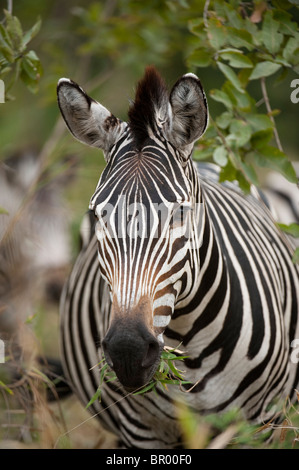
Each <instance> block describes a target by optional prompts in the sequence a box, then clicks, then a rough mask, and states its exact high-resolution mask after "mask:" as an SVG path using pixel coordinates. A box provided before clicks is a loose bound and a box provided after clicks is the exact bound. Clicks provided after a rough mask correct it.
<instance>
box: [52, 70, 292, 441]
mask: <svg viewBox="0 0 299 470" xmlns="http://www.w3.org/2000/svg"><path fill="white" fill-rule="evenodd" d="M150 79H151V80H150ZM71 86H72V85H70V83H69V82H62V83H61V82H60V85H59V90H60V91H59V94H62V95H63V98H60V104H61V103H62V102H63V100H64V99H66V97H68V100H69V99H70V100H71V103H70V104H68V105H67V108H68V112H69V111H70V109H71V108H72V106H77V103H78V102H81V101H83V107H84V110H85V111H84V112H85V120H86V121H87V122H88V119H90V118H89V117H88V109H89V110H91V112H92V104H90V103H91V102H90V101H89V100H87V99H85V98H84V95H82V96H81V95H80V94H79V97H78V96H77V94H78V93H80V88H78V87H77V86H75V88H74V89H70V87H71ZM65 87H66V88H67V93H65V92H64V91H63V88H65ZM78 90H79V91H78ZM163 90H164V88H163V85H162V84H161V82H160V79H159V78H158V77H157V75H156V72H155V71H153V70H152V69H150V70H148V71H147V74H146V76H145V79H144V81H143V82H142V83H141V84H140V85H139V88H138V91H137V94H136V109H135V113H134V109H133V110H131V111H130V116H131V121H130V122H129V124H126V123H120V122H119V121H115V119H116V118H115V119H114V120H113V119H112V120H111V119H110V120H109V123H110V122H113V126H112V128H109V126H108V124H107V121H105V122H106V124H105V125H104V126H103V129H102V130H100V131H99V132H102V133H103V132H104V130H105V132H107V133H108V134H109V136H108V137H109V138H108V137H107V136H104V137H103V135H98V137H97V142H98V141H100V140H101V139H102V141H103V142H104V143H106V142H107V141H108V140H109V142H110V144H111V139H112V137H113V136H114V137H115V136H116V137H115V142H114V144H113V145H112V146H111V145H110V146H109V147H108V146H107V147H105V145H104V144H103V148H104V150H105V155H106V160H107V166H106V168H105V170H104V172H103V174H102V176H101V178H100V181H99V184H98V186H97V188H96V191H95V193H94V195H93V197H92V198H91V202H90V209H91V210H90V212H89V213H88V215H87V216H86V219H85V221H84V224H83V227H84V231H85V232H84V233H85V237H84V243H83V246H82V250H81V252H80V254H79V256H78V258H77V260H76V263H75V265H74V268H73V271H72V273H71V275H70V278H69V280H68V282H67V284H66V286H65V290H64V294H63V297H62V302H61V331H62V353H63V358H64V363H65V370H66V373H67V376H68V379H69V381H70V383H71V384H72V386H73V388H74V391H75V392H76V393H77V394H78V396H79V397H80V399H81V400H82V402H83V403H85V404H86V403H88V401H89V400H90V398H91V397H92V396H93V395H94V393H95V391H96V389H97V387H98V384H99V380H100V373H99V370H98V368H97V367H93V366H94V365H96V364H97V363H98V362H99V360H100V358H101V355H102V341H103V339H104V338H105V336H106V335H107V331H109V328H111V323H113V322H114V323H119V322H121V325H122V328H123V329H124V330H125V329H126V322H128V325H131V324H132V321H135V320H134V318H137V316H139V314H140V318H142V321H144V322H145V323H146V325H148V326H147V328H148V330H149V331H151V334H152V335H154V336H155V337H156V338H157V341H158V342H159V344H162V345H163V344H164V342H165V344H167V346H171V347H177V346H178V344H180V343H181V349H183V350H184V353H185V354H186V355H187V356H188V358H187V359H186V360H185V361H184V369H185V377H186V379H187V380H189V381H190V382H191V384H188V385H186V387H185V388H186V390H187V389H190V388H191V390H190V391H189V392H188V393H186V391H183V390H177V389H175V388H174V389H173V390H171V389H170V390H169V392H167V393H166V392H162V391H161V390H158V394H157V395H156V394H154V393H149V394H147V395H145V396H133V395H132V394H127V392H126V391H125V389H124V388H123V387H122V385H121V384H120V383H119V382H109V383H107V384H105V385H104V386H103V394H102V401H101V403H99V402H95V403H94V404H93V405H92V407H91V411H92V412H93V413H96V414H97V415H98V416H99V418H100V420H101V421H102V423H104V424H105V425H106V426H107V427H108V428H109V429H110V430H112V431H114V432H115V433H116V434H118V436H119V437H120V439H121V441H122V443H123V445H124V446H127V447H141V448H155V447H156V448H169V447H176V446H179V445H181V444H182V443H181V430H180V427H179V425H178V423H177V420H176V412H175V410H174V404H173V403H174V401H175V400H183V401H185V402H187V403H188V404H189V405H190V406H191V407H192V408H193V409H194V410H196V412H200V413H211V412H222V411H225V410H227V409H229V408H230V407H232V406H234V407H238V408H240V409H242V411H243V413H244V416H245V417H246V418H247V419H251V420H254V421H259V422H260V421H265V420H267V419H269V418H271V417H272V416H273V415H274V414H275V411H276V409H275V400H276V399H277V398H282V399H283V397H286V396H290V397H292V396H294V393H295V388H296V387H298V383H299V369H298V364H295V363H293V362H292V361H291V353H292V347H291V343H292V341H293V339H295V338H299V319H298V316H299V269H298V266H296V265H295V264H294V263H293V262H292V253H293V247H292V245H291V242H290V241H289V240H288V239H287V238H286V236H285V235H283V234H282V233H281V232H280V231H279V230H278V229H277V226H276V224H275V221H274V219H273V217H272V214H271V212H270V211H269V209H268V207H267V206H266V205H265V204H264V202H263V200H262V199H261V197H260V195H259V193H258V192H257V191H256V190H255V188H253V189H252V193H251V194H250V195H247V196H244V195H243V193H242V192H241V191H240V190H239V188H238V187H237V185H234V184H232V183H227V184H222V185H221V184H219V183H218V176H217V171H216V170H215V168H214V167H213V166H212V165H203V164H201V165H199V164H198V165H195V164H194V163H193V162H192V160H191V159H190V152H191V151H192V143H193V141H194V140H196V138H198V136H199V134H201V133H202V132H203V130H204V128H205V126H206V121H207V118H206V116H207V114H206V111H203V110H202V106H204V105H205V101H204V98H203V95H202V93H203V92H202V89H201V86H200V85H199V83H198V79H197V78H196V77H195V76H193V75H187V76H186V78H185V79H184V77H183V78H182V79H181V80H179V81H178V82H177V84H176V85H175V87H174V89H173V91H172V92H171V94H170V98H169V101H168V99H166V97H165V95H164V91H163ZM161 93H162V96H161ZM70 97H71V98H70ZM196 98H198V106H199V107H196ZM188 100H190V102H189V101H188ZM148 101H150V102H151V106H150V107H149V109H147V108H146V107H147V106H148ZM191 101H192V103H193V105H192V106H191ZM194 102H195V103H194ZM84 103H85V104H84ZM86 103H87V104H86ZM92 103H95V102H92ZM169 103H170V104H169ZM81 105H82V102H81ZM142 105H143V106H144V107H145V109H147V111H146V112H145V113H143V114H142V113H141V111H142ZM102 108H103V107H102ZM102 108H101V109H102ZM104 109H105V108H104ZM101 112H102V114H104V117H105V119H107V118H106V116H107V115H108V114H107V113H106V111H105V112H103V111H101ZM188 113H189V114H188ZM196 113H200V114H201V117H200V119H197V120H196V119H195V116H196ZM63 114H64V117H65V115H66V114H67V113H66V112H64V113H63ZM77 114H78V111H77ZM188 115H189V117H190V116H191V118H190V119H188ZM142 116H145V117H144V122H141V123H140V128H138V119H139V120H140V119H141V120H142V119H143V118H142ZM137 118H138V119H137ZM196 121H198V122H199V127H200V129H199V130H196ZM68 125H69V127H70V128H71V131H72V132H73V133H74V134H75V136H77V137H78V131H77V126H78V123H77V122H76V123H73V122H72V121H71V122H70V121H68ZM117 126H119V127H118V128H117ZM86 127H87V126H86V123H85V125H84V128H86ZM171 129H175V137H173V136H172V134H171ZM82 140H84V139H82ZM182 142H183V145H182ZM160 205H163V207H164V206H166V207H167V208H168V209H169V210H167V211H166V212H164V213H163V217H160V218H159V217H158V216H157V207H159V206H160ZM128 206H129V207H130V210H131V212H130V214H129V215H130V217H129V218H128V212H127V208H128ZM108 209H111V210H108ZM182 213H183V214H184V216H185V217H184V218H183V221H184V224H187V222H188V224H189V228H190V230H189V232H188V236H186V234H184V235H182V232H180V230H179V229H180V228H181V227H180V224H177V221H178V220H179V221H181V220H182V219H181V214H182ZM137 214H138V223H137V222H136V220H137V219H136V220H135V221H134V217H135V216H136V215H137ZM128 220H129V225H128V224H127V221H128ZM130 224H131V225H130ZM86 227H88V228H86ZM120 229H121V231H120ZM157 230H158V233H159V236H156V235H157ZM120 234H121V235H120ZM136 234H137V235H138V236H136ZM142 299H146V302H145V303H144V304H143V305H144V312H142V315H141V311H140V305H141V303H142V301H143V300H142ZM149 305H150V307H148V306H149ZM138 308H139V310H138ZM136 312H137V314H136ZM138 312H139V313H138ZM132 316H133V317H134V318H133V320H132V318H131V317H132ZM115 318H116V320H115ZM140 318H139V317H138V322H140ZM124 319H125V320H124ZM124 353H125V351H124ZM137 373H138V371H137V370H136V374H137Z"/></svg>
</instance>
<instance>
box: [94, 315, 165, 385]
mask: <svg viewBox="0 0 299 470" xmlns="http://www.w3.org/2000/svg"><path fill="white" fill-rule="evenodd" d="M102 348H103V351H104V355H105V359H106V361H107V363H108V365H109V366H110V367H111V368H112V369H113V370H114V372H115V373H116V375H117V377H118V379H119V381H120V383H121V384H122V385H123V387H124V388H125V389H127V390H130V391H132V390H136V389H137V388H139V387H142V386H144V385H145V384H146V383H147V382H148V381H149V380H151V378H152V376H153V374H154V373H155V371H156V368H157V366H158V364H159V360H160V355H161V352H162V348H163V345H162V344H160V343H159V342H158V340H157V339H156V338H155V336H153V334H152V333H151V332H150V331H149V330H148V329H147V328H146V326H145V325H144V324H142V323H134V324H129V325H128V324H125V325H124V322H119V323H118V322H115V323H114V325H111V327H110V328H109V330H108V333H107V334H106V336H105V338H104V339H103V341H102Z"/></svg>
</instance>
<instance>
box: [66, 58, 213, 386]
mask: <svg viewBox="0 0 299 470" xmlns="http://www.w3.org/2000/svg"><path fill="white" fill-rule="evenodd" d="M58 102H59V107H60V110H61V112H62V115H63V117H64V119H65V121H66V124H67V126H68V128H69V129H70V131H71V133H72V134H73V135H74V136H75V137H76V138H77V139H79V140H80V141H82V142H84V143H87V144H90V145H92V146H95V147H99V148H101V149H102V150H103V151H104V156H105V159H106V162H107V166H106V168H105V169H104V171H103V173H102V175H101V178H100V180H99V183H98V185H97V188H96V191H95V193H94V195H93V196H92V198H91V201H90V209H91V210H93V211H94V213H95V216H96V218H97V224H96V236H97V239H98V259H99V269H100V271H101V274H102V276H103V278H104V279H105V280H106V281H107V283H108V285H109V287H110V291H111V300H112V309H111V320H110V326H109V328H108V331H107V333H106V336H105V338H104V339H103V341H102V347H103V349H104V354H105V358H106V360H107V362H108V364H109V365H110V366H111V367H112V368H113V369H114V371H115V372H116V375H117V376H118V378H119V380H120V382H121V383H122V385H123V386H124V387H125V388H127V389H136V388H137V387H140V386H142V385H144V384H146V383H147V382H148V381H149V380H150V379H151V378H152V376H153V374H154V372H155V370H156V368H157V365H158V363H159V359H160V355H161V351H162V349H163V332H164V330H165V329H166V327H167V326H168V324H169V322H170V319H171V315H172V313H173V311H174V309H175V306H176V305H178V303H181V304H182V302H183V303H184V302H187V301H188V297H189V298H190V295H191V292H192V289H193V288H194V279H195V278H196V270H197V269H198V261H197V262H196V259H195V258H196V257H198V248H199V247H198V240H199V237H198V234H197V231H198V230H199V225H200V224H199V216H200V205H199V204H198V202H199V188H198V183H197V177H196V173H195V169H194V167H193V165H192V162H191V159H190V155H191V152H192V149H193V145H194V142H195V141H196V140H197V139H198V138H199V137H200V136H201V135H202V134H203V132H204V131H205V128H206V126H207V115H208V112H207V104H206V99H205V95H204V92H203V89H202V87H201V84H200V81H199V79H198V78H197V77H196V76H195V75H194V74H187V75H184V76H183V77H181V78H180V79H179V80H178V81H177V82H176V84H175V85H174V87H173V88H172V90H171V92H170V94H169V93H168V91H167V88H166V86H165V84H164V82H163V81H162V79H161V77H160V75H159V74H158V73H157V71H156V70H155V68H153V67H148V68H147V69H146V72H145V75H144V77H143V79H142V80H141V81H140V82H139V84H138V87H137V90H136V96H135V100H134V102H133V104H132V105H131V107H130V109H129V113H128V117H129V119H128V122H122V121H120V120H119V119H117V118H116V117H115V116H114V115H112V114H111V113H110V112H109V111H108V110H107V109H106V108H105V107H104V106H102V105H101V104H99V103H97V102H96V101H94V100H93V99H91V98H90V97H89V96H88V95H87V94H86V93H85V92H84V91H83V90H82V89H81V88H80V87H79V86H78V85H77V84H75V83H74V82H72V81H70V80H68V79H61V80H60V81H59V84H58ZM187 226H188V227H187Z"/></svg>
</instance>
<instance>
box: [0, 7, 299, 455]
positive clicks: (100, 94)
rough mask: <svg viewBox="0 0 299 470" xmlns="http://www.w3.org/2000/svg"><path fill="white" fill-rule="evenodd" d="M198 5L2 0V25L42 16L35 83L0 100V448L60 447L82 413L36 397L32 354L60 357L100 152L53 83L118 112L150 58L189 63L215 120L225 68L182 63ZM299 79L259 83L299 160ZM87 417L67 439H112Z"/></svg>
mask: <svg viewBox="0 0 299 470" xmlns="http://www.w3.org/2000/svg"><path fill="white" fill-rule="evenodd" d="M204 6H205V2H204V1H202V0H188V1H187V0H168V1H160V0H142V1H137V0H136V1H130V0H106V1H90V0H84V1H83V0H81V1H80V0H73V1H71V0H64V1H63V2H62V1H58V0H51V1H50V0H45V1H43V2H36V1H35V0H18V1H14V2H10V1H8V2H7V1H4V0H0V25H1V24H3V23H4V13H2V12H3V11H4V9H6V10H8V9H11V12H12V14H13V15H15V16H16V17H17V18H18V19H19V20H20V22H21V24H22V28H23V30H24V31H28V30H30V28H32V26H33V25H34V24H35V23H36V22H37V21H38V20H39V19H40V21H41V27H40V30H39V31H38V33H37V34H36V35H35V37H33V39H32V41H31V42H30V47H29V49H32V50H34V51H35V53H36V55H37V57H38V59H39V61H40V65H39V67H40V73H39V75H40V77H39V80H38V85H37V86H26V83H23V82H22V81H17V82H16V83H15V84H14V85H13V86H12V87H11V89H10V90H9V96H8V98H7V99H6V101H5V103H0V162H1V172H0V208H1V211H2V213H0V235H1V238H2V237H3V239H2V247H1V249H0V262H1V264H0V318H1V322H0V326H1V328H2V331H3V333H2V336H3V337H4V336H5V337H7V338H8V340H10V339H11V338H13V339H15V338H16V337H17V339H16V341H15V343H14V341H13V342H12V346H11V347H10V344H11V343H10V342H9V341H8V342H7V343H5V353H6V356H7V358H8V357H9V358H10V359H11V358H14V359H15V367H13V368H12V369H13V371H7V370H5V371H4V368H3V367H2V364H0V385H2V388H1V393H0V406H1V408H0V416H1V418H0V422H1V428H0V440H1V443H0V448H1V446H2V447H9V446H11V447H17V446H18V445H19V446H22V445H25V446H32V447H53V446H56V445H57V446H60V445H61V442H62V441H63V439H62V436H63V435H64V433H65V430H66V429H70V428H72V427H74V428H75V427H76V426H77V425H78V424H79V423H80V422H81V423H83V422H84V421H85V420H88V414H86V415H85V414H84V413H83V415H82V417H81V414H80V413H81V412H82V411H81V408H80V407H79V408H78V409H77V408H76V407H77V404H76V400H75V399H71V400H74V401H73V402H72V401H71V402H70V403H69V405H68V408H67V411H65V410H64V411H62V410H61V408H60V406H61V405H56V408H51V407H50V406H49V407H48V405H47V406H46V405H45V406H44V404H45V401H43V400H46V399H45V398H44V399H42V398H41V396H42V394H41V393H40V387H41V383H42V382H43V380H44V377H43V376H42V372H40V370H39V369H38V368H37V367H36V364H35V362H34V361H35V360H36V355H37V354H42V355H45V356H49V357H54V358H57V357H59V338H58V333H59V317H58V301H59V295H60V292H61V288H62V285H63V282H64V280H65V278H66V276H67V273H68V272H69V270H70V267H71V265H72V262H73V260H74V259H75V257H76V254H77V253H78V249H79V227H80V222H81V220H82V217H83V215H84V213H85V211H86V210H87V209H88V203H89V199H90V197H91V196H92V194H93V191H94V189H95V187H96V184H97V182H98V179H99V176H100V174H101V171H102V170H103V168H104V165H105V162H104V158H103V155H102V153H101V151H98V150H96V149H91V148H88V147H85V146H83V145H82V144H80V143H78V142H76V141H75V140H74V139H73V137H72V136H71V135H70V134H69V132H68V131H67V129H66V127H65V124H64V122H63V121H62V119H61V117H60V114H59V110H58V106H57V102H56V85H57V81H58V80H59V78H61V77H68V78H71V79H73V80H74V81H76V82H77V83H79V84H80V85H81V86H82V87H83V88H84V89H85V90H86V91H87V93H88V94H89V95H91V96H92V97H93V98H94V99H96V100H97V101H99V102H101V103H102V104H103V105H104V106H106V107H107V108H108V109H109V110H110V111H111V112H112V113H113V114H115V115H116V116H117V117H119V118H121V119H123V120H126V116H127V110H128V107H129V103H130V100H132V99H133V98H134V89H135V85H136V82H137V81H138V80H139V78H140V77H141V76H142V74H143V71H144V68H145V67H146V66H147V65H149V64H153V65H155V66H156V67H157V68H158V70H159V71H160V72H161V74H162V76H163V77H164V79H165V81H166V83H167V84H168V85H169V88H171V86H172V85H173V84H174V82H175V81H176V80H177V79H178V78H179V77H180V76H181V75H182V74H184V73H186V72H188V71H192V72H195V73H196V74H197V75H198V76H199V77H200V79H201V81H202V84H203V86H204V88H205V90H206V93H207V96H208V101H209V108H210V114H211V116H212V117H213V118H215V117H216V116H217V115H218V114H219V112H220V110H222V104H221V103H219V102H216V101H214V100H211V99H209V92H210V91H211V90H212V89H214V88H218V87H220V86H221V83H222V82H223V76H222V75H221V74H220V73H219V70H218V69H216V68H214V67H213V66H211V67H205V68H200V67H196V65H194V62H193V63H192V62H190V61H189V60H188V58H189V57H190V54H191V53H192V51H193V50H194V48H195V47H196V44H197V41H198V38H197V37H196V36H195V35H194V34H191V32H190V21H194V20H196V19H197V18H201V17H202V15H203V10H204ZM297 21H298V18H297ZM0 46H1V43H0ZM29 74H30V71H29ZM296 77H297V75H296V74H295V72H293V71H292V70H290V71H289V75H288V78H287V80H284V81H283V82H282V81H279V80H277V77H275V76H271V77H269V79H268V81H267V87H268V94H269V98H270V101H271V106H272V109H279V110H280V113H279V114H277V115H276V116H275V121H276V125H277V129H278V132H279V135H280V138H281V141H282V144H283V147H284V151H285V152H286V154H287V155H288V156H289V157H290V159H291V160H293V161H296V160H298V147H299V133H298V122H299V121H298V117H299V103H298V104H296V103H292V101H291V99H290V95H291V92H292V88H291V86H290V84H291V81H292V80H293V79H294V78H296ZM4 82H5V80H4ZM29 85H32V84H30V83H29ZM250 93H251V95H252V96H254V97H255V98H256V100H257V101H258V100H260V99H261V97H262V95H261V89H260V84H259V82H257V81H255V82H252V83H251V84H250ZM7 234H9V235H8V236H7ZM20 337H21V340H20ZM20 341H21V342H22V345H23V346H22V350H21V352H20V350H19V349H18V344H19V343H20ZM16 345H17V346H16ZM24 345H25V346H24ZM24 351H25V352H24ZM20 357H21V360H20ZM6 362H7V363H8V362H9V361H6ZM12 362H13V361H12ZM20 364H21V365H20ZM24 364H25V365H24ZM25 369H26V371H27V372H26V374H27V375H26V374H25V376H26V379H24V370H25ZM28 370H29V373H28ZM10 374H11V375H10ZM11 376H13V377H15V376H17V379H18V380H19V381H20V383H19V384H18V386H15V385H14V386H10V379H11ZM24 384H25V387H24ZM28 384H30V386H31V387H33V390H34V393H33V396H32V394H30V393H29V392H28V390H27V389H28ZM22 387H23V388H22ZM26 387H27V388H26ZM24 390H25V391H24ZM38 391H39V392H38ZM16 398H17V403H18V404H17V405H16V403H15V400H16ZM33 404H34V405H33ZM36 405H37V406H36ZM62 406H64V405H62ZM33 407H34V410H35V413H36V409H38V411H37V416H38V417H37V418H36V414H35V415H34V416H32V414H31V411H32V409H33ZM74 410H75V411H74ZM74 416H75V419H73V418H74ZM36 419H37V423H38V424H36ZM68 419H70V422H68ZM50 423H51V424H50ZM87 425H91V429H89V430H88V431H86V432H82V427H80V429H79V430H78V435H77V438H76V437H75V438H74V439H73V434H72V436H71V435H68V439H70V442H69V441H68V443H67V444H65V446H71V447H84V446H87V447H89V446H90V447H93V446H98V445H100V446H104V447H105V446H107V445H111V446H112V445H113V441H109V440H108V441H106V440H105V439H106V437H101V436H100V435H99V433H98V428H97V427H96V426H95V427H94V426H93V424H90V422H89V421H87ZM82 426H83V424H82ZM205 429H206V428H205ZM74 434H75V435H76V433H75V432H74ZM83 434H85V437H82V436H83ZM59 436H60V437H59ZM70 436H71V437H70ZM58 437H59V443H58V444H57V439H58ZM72 439H73V440H72ZM99 442H100V444H99ZM110 442H112V444H111V443H110Z"/></svg>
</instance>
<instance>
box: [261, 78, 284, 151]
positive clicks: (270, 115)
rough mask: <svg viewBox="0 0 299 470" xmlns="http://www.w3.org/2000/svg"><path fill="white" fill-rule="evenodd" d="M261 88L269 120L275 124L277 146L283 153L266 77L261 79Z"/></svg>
mask: <svg viewBox="0 0 299 470" xmlns="http://www.w3.org/2000/svg"><path fill="white" fill-rule="evenodd" d="M261 88H262V93H263V97H264V102H265V105H266V109H267V113H268V114H269V118H270V119H271V121H272V122H273V125H274V130H273V132H274V137H275V140H276V145H277V147H278V149H279V150H280V151H281V152H283V148H282V145H281V142H280V138H279V135H278V131H277V128H276V125H275V120H274V117H273V116H272V109H271V105H270V101H269V97H268V93H267V88H266V80H265V77H262V78H261Z"/></svg>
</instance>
